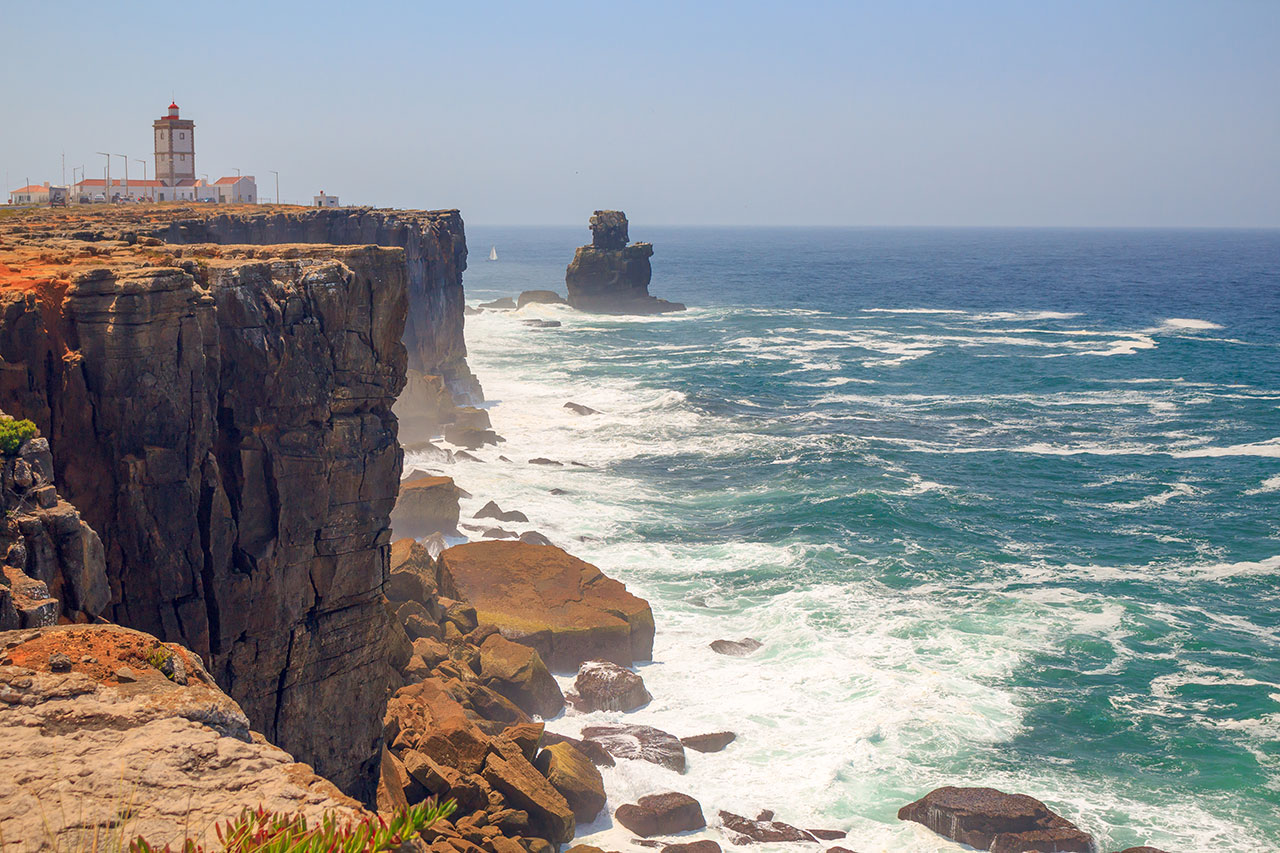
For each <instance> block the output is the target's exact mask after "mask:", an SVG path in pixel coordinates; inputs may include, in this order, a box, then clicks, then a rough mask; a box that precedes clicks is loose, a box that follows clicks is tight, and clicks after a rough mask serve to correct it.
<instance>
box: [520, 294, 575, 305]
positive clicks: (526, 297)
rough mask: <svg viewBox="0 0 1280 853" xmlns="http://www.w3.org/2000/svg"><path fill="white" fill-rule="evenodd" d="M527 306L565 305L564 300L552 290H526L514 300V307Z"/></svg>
mask: <svg viewBox="0 0 1280 853" xmlns="http://www.w3.org/2000/svg"><path fill="white" fill-rule="evenodd" d="M529 304H540V305H565V304H567V303H566V302H565V298H564V297H563V296H561V295H560V294H558V293H556V292H555V291H554V290H526V291H524V292H523V293H521V294H520V298H519V299H517V300H516V306H517V307H519V308H523V307H524V306H526V305H529Z"/></svg>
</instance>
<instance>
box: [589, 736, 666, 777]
mask: <svg viewBox="0 0 1280 853" xmlns="http://www.w3.org/2000/svg"><path fill="white" fill-rule="evenodd" d="M582 737H583V739H584V740H589V741H595V742H596V743H598V744H600V745H601V746H603V747H604V748H605V749H606V750H607V751H608V752H609V754H610V755H612V756H613V757H614V758H627V759H632V760H640V761H648V762H649V763H650V764H657V765H658V766H659V767H666V768H667V769H669V770H675V771H678V772H680V773H683V772H684V766H685V759H684V745H683V744H681V743H680V739H679V738H678V737H676V736H675V735H672V734H668V733H666V732H664V731H662V730H661V729H655V728H653V727H652V726H630V725H603V726H587V727H586V728H584V729H583V730H582Z"/></svg>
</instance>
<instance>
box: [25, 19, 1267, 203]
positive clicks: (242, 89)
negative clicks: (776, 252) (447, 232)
mask: <svg viewBox="0 0 1280 853" xmlns="http://www.w3.org/2000/svg"><path fill="white" fill-rule="evenodd" d="M0 75H2V76H0V79H2V80H3V86H2V93H0V116H2V117H3V118H2V119H0V169H3V170H4V171H5V173H6V174H7V175H8V180H9V186H8V187H7V189H12V188H13V187H16V186H18V185H20V184H21V183H22V181H23V180H24V179H25V178H28V177H29V178H30V179H31V180H32V181H41V180H53V181H55V182H57V181H59V180H60V178H61V153H62V152H63V151H64V150H65V152H66V155H67V164H68V173H69V171H70V167H71V166H73V165H75V166H79V165H81V164H84V165H86V166H88V167H89V171H90V174H91V175H97V176H101V169H102V161H103V158H102V157H99V156H96V155H95V154H94V153H93V152H95V151H114V152H127V153H129V154H130V155H131V156H132V157H139V158H142V157H145V158H147V159H150V157H151V130H150V123H151V121H152V120H153V119H155V118H157V117H159V116H160V115H161V114H162V113H163V111H164V108H165V106H166V105H167V104H168V103H169V98H170V96H171V95H173V96H175V97H176V98H177V101H178V103H179V105H180V106H181V107H182V111H183V116H184V117H187V118H192V119H194V120H195V122H196V145H197V148H196V161H197V166H198V171H199V172H202V173H203V172H207V173H209V174H210V176H211V177H217V176H219V175H221V174H234V169H235V168H237V167H238V168H240V169H242V170H243V171H244V172H245V173H246V174H255V175H256V176H257V177H258V183H259V189H260V191H261V194H262V195H263V197H269V196H271V195H272V193H273V192H274V184H273V183H272V180H273V179H272V176H271V175H270V174H269V170H271V169H277V170H279V172H280V173H281V177H280V180H281V194H282V196H283V198H284V199H285V200H298V199H309V198H310V196H311V195H313V194H314V193H316V192H318V191H319V190H321V189H324V190H327V191H329V192H331V193H337V194H339V195H340V196H341V197H342V199H343V201H344V202H360V203H372V204H378V205H390V206H397V207H458V208H461V209H462V211H463V214H464V217H465V218H466V219H467V221H469V222H475V223H485V224H499V223H501V224H516V223H531V224H534V223H565V224H568V223H573V224H581V223H583V222H585V220H586V217H587V216H588V215H589V214H590V211H591V210H593V209H595V208H598V207H617V208H623V209H625V210H626V211H627V213H628V214H629V216H630V217H631V219H632V220H633V221H636V222H646V223H651V224H796V225H804V224H830V225H1206V226H1255V225H1261V226H1280V2H1278V1H1277V0H1251V1H1246V0H1214V2H1208V0H1206V2H1199V3H1189V2H1178V0H1157V2H1137V1H1136V0H1135V2H1121V0H1111V1H1110V2H1036V0H1027V1H1026V2H978V0H973V2H909V1H908V0H881V2H877V3H865V2H841V3H818V2H796V1H795V0H793V2H778V3H751V2H736V3H711V2H704V3H696V2H687V3H666V2H645V3H611V2H607V0H606V2H601V0H595V2H590V3H554V2H540V3H529V4H519V5H517V4H515V3H489V2H472V1H471V0H451V2H448V3H435V2H411V3H376V2H342V3H328V2H311V3H284V2H274V1H273V0H259V2H256V3H236V2H225V3H198V2H179V0H172V2H169V3H123V4H113V3H102V2H95V3H83V4H81V3H70V2H56V3H55V2H33V0H0ZM119 162H120V161H119V160H118V159H117V160H116V164H115V165H113V167H112V172H113V176H114V175H116V174H118V173H119V169H120V166H119ZM131 168H133V169H137V168H138V167H137V166H136V164H133V165H132V167H131ZM131 174H134V172H132V171H131Z"/></svg>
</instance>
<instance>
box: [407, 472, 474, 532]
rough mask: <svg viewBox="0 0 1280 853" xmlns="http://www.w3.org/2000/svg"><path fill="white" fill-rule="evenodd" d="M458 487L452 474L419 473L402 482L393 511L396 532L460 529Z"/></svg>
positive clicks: (452, 530) (451, 530)
mask: <svg viewBox="0 0 1280 853" xmlns="http://www.w3.org/2000/svg"><path fill="white" fill-rule="evenodd" d="M458 497H459V492H458V487H457V486H455V485H454V484H453V479H452V478H450V477H418V478H416V479H408V480H405V481H404V482H403V483H401V484H400V496H399V497H398V498H396V506H395V509H393V510H392V511H391V529H392V530H394V531H395V535H396V536H428V535H430V534H432V533H452V532H454V531H456V530H457V529H458Z"/></svg>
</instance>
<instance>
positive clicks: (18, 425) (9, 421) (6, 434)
mask: <svg viewBox="0 0 1280 853" xmlns="http://www.w3.org/2000/svg"><path fill="white" fill-rule="evenodd" d="M37 432H38V430H37V429H36V425H35V424H33V423H32V422H31V421H29V420H26V419H25V418H24V419H22V420H20V421H15V420H14V419H13V418H11V417H8V416H5V417H0V451H3V452H5V453H17V452H18V448H19V447H21V446H22V442H24V441H26V440H27V439H28V438H31V436H33V435H35V434H36V433H37Z"/></svg>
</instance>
